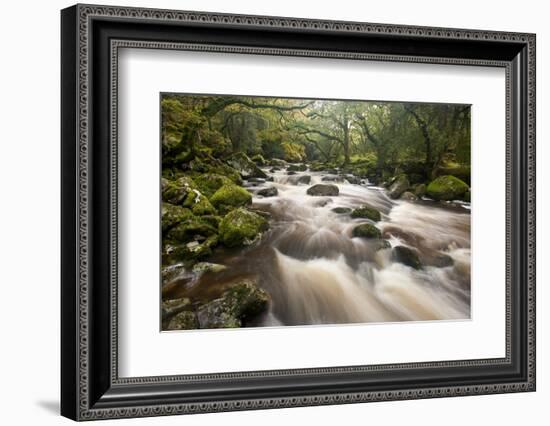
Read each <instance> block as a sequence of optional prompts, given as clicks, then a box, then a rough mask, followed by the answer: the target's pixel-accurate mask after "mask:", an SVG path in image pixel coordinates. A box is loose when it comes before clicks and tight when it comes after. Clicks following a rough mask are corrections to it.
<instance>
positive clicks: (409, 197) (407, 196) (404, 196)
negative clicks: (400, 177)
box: [399, 191, 418, 201]
mask: <svg viewBox="0 0 550 426" xmlns="http://www.w3.org/2000/svg"><path fill="white" fill-rule="evenodd" d="M399 199H400V200H405V201H416V200H418V197H417V196H416V195H414V194H413V193H412V192H409V191H405V192H403V194H401V197H399Z"/></svg>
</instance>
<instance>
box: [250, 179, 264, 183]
mask: <svg viewBox="0 0 550 426" xmlns="http://www.w3.org/2000/svg"><path fill="white" fill-rule="evenodd" d="M246 181H247V182H249V183H265V179H262V178H250V179H247V180H246Z"/></svg>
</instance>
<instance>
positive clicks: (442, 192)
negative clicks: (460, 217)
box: [426, 175, 470, 201]
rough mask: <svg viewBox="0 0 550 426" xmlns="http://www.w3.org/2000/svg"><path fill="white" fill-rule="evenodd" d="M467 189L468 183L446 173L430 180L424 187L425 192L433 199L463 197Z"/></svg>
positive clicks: (457, 198)
mask: <svg viewBox="0 0 550 426" xmlns="http://www.w3.org/2000/svg"><path fill="white" fill-rule="evenodd" d="M469 190H470V188H469V187H468V185H467V184H466V183H464V182H463V181H461V180H460V179H459V178H457V177H454V176H450V175H447V176H439V177H438V178H436V179H434V180H433V181H431V182H430V184H429V185H428V187H427V188H426V193H427V195H428V197H430V198H433V199H434V200H442V201H451V200H460V199H463V197H464V195H465V194H466V192H468V191H469Z"/></svg>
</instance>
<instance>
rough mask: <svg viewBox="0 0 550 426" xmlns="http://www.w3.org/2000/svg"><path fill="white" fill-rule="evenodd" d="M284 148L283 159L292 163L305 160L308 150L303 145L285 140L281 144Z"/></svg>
mask: <svg viewBox="0 0 550 426" xmlns="http://www.w3.org/2000/svg"><path fill="white" fill-rule="evenodd" d="M281 146H282V148H283V159H284V160H285V161H289V162H291V163H299V162H300V161H304V160H305V158H306V150H305V148H304V146H303V145H300V144H297V143H292V142H283V143H282V144H281Z"/></svg>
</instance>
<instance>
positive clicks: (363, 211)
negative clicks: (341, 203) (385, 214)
mask: <svg viewBox="0 0 550 426" xmlns="http://www.w3.org/2000/svg"><path fill="white" fill-rule="evenodd" d="M351 217H353V218H363V219H370V220H372V221H373V222H378V221H380V220H381V219H382V216H381V215H380V212H379V211H378V210H376V209H375V208H373V207H371V206H367V205H364V206H361V207H359V208H357V209H355V210H353V211H352V212H351Z"/></svg>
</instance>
